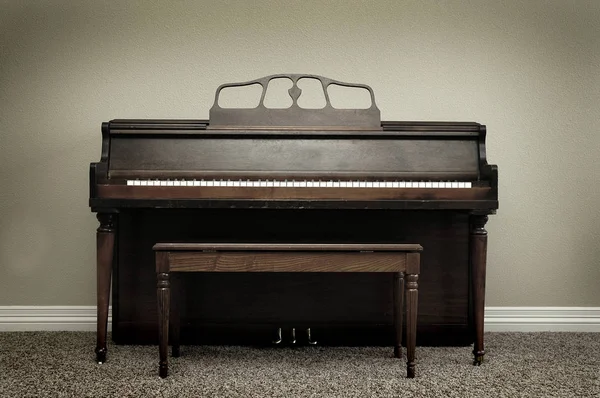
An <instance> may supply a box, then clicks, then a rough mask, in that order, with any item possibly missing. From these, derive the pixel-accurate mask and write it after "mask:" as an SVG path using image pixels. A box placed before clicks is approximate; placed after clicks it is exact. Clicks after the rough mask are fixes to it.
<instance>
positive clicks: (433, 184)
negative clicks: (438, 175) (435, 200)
mask: <svg viewBox="0 0 600 398" xmlns="http://www.w3.org/2000/svg"><path fill="white" fill-rule="evenodd" d="M439 187H440V182H439V181H433V182H432V183H431V188H439Z"/></svg>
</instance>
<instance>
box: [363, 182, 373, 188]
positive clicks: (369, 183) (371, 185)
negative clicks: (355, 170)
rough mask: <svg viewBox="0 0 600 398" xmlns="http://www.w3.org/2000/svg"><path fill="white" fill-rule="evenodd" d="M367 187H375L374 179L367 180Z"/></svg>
mask: <svg viewBox="0 0 600 398" xmlns="http://www.w3.org/2000/svg"><path fill="white" fill-rule="evenodd" d="M365 186H366V187H367V188H373V181H367V183H366V185H365Z"/></svg>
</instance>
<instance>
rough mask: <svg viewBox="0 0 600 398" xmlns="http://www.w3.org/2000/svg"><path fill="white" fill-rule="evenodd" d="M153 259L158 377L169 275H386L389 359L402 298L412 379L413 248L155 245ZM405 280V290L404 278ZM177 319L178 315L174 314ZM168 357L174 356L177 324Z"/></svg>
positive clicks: (398, 332) (164, 364)
mask: <svg viewBox="0 0 600 398" xmlns="http://www.w3.org/2000/svg"><path fill="white" fill-rule="evenodd" d="M153 249H154V252H155V259H156V275H157V285H156V288H157V299H158V338H159V353H160V362H159V375H160V377H162V378H164V377H167V374H168V359H167V351H168V341H169V311H170V303H171V292H170V291H171V284H170V281H169V274H170V273H171V272H388V273H392V274H393V275H394V284H393V286H394V304H393V305H394V336H395V344H394V356H395V357H396V358H402V314H403V307H404V296H406V318H407V319H406V351H407V377H409V378H412V377H414V376H415V346H416V337H417V336H416V334H417V299H418V282H417V281H418V278H419V268H420V256H421V251H422V250H423V248H422V247H421V246H420V245H417V244H256V243H253V244H238V243H222V244H201V243H158V244H156V245H154V247H153ZM405 275H406V289H405V288H404V279H405ZM177 316H178V315H177ZM176 323H177V327H176V328H175V329H174V330H173V336H172V337H173V338H172V344H173V355H174V356H179V327H178V326H179V325H178V323H179V320H178V319H177V320H176Z"/></svg>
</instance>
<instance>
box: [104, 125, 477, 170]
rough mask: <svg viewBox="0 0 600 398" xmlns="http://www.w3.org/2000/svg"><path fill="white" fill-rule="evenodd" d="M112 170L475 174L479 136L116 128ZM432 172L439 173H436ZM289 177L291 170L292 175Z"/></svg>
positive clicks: (112, 148)
mask: <svg viewBox="0 0 600 398" xmlns="http://www.w3.org/2000/svg"><path fill="white" fill-rule="evenodd" d="M110 152H111V156H110V162H109V170H108V177H109V179H110V178H116V177H126V178H127V177H128V178H127V179H136V178H148V179H153V178H164V177H170V178H171V179H173V178H192V177H193V176H194V174H196V175H197V176H199V177H201V176H203V175H206V174H207V173H213V174H215V175H216V177H219V178H228V176H229V175H240V174H244V173H254V174H255V175H257V174H258V175H261V174H262V175H263V179H264V178H269V177H271V178H272V173H273V172H276V173H278V174H279V175H280V176H285V175H286V174H288V175H290V176H292V177H293V176H297V175H302V174H305V175H313V177H328V178H336V177H340V176H346V177H347V176H352V175H353V174H354V175H356V174H359V175H368V176H371V177H373V178H376V177H377V176H378V175H380V176H385V177H386V178H392V177H394V176H396V178H403V177H407V179H428V180H429V179H431V178H437V179H443V178H442V177H443V176H447V177H448V178H447V179H451V180H466V181H468V180H477V179H478V176H479V152H478V142H477V137H474V136H465V137H446V139H443V140H431V139H419V138H415V137H409V138H406V137H403V139H400V138H398V137H395V138H394V137H392V138H381V137H379V138H372V139H358V138H349V137H337V138H336V137H331V138H319V137H316V138H311V139H305V138H296V137H291V138H290V137H283V138H282V137H267V138H265V137H256V138H230V137H211V136H204V135H199V136H194V135H186V136H179V137H174V136H173V135H169V134H165V135H162V136H161V135H158V134H155V135H147V136H130V135H114V136H112V137H111V144H110ZM432 176H435V177H432ZM290 179H291V178H290Z"/></svg>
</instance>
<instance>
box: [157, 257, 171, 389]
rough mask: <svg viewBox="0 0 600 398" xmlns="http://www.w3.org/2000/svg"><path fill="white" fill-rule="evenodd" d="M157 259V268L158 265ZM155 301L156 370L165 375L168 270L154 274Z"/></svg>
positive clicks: (168, 301) (167, 336)
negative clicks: (155, 279)
mask: <svg viewBox="0 0 600 398" xmlns="http://www.w3.org/2000/svg"><path fill="white" fill-rule="evenodd" d="M158 261H162V259H161V260H158V259H157V268H158V267H159V265H158ZM156 277H157V281H156V299H157V300H156V302H157V309H158V342H159V343H158V345H159V357H160V359H159V363H158V372H159V375H160V377H162V378H164V377H167V375H168V372H169V370H168V369H169V358H168V353H167V351H168V348H169V346H168V344H169V343H168V342H169V310H170V305H171V304H170V303H171V286H170V282H169V273H168V272H158V273H157V274H156Z"/></svg>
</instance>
